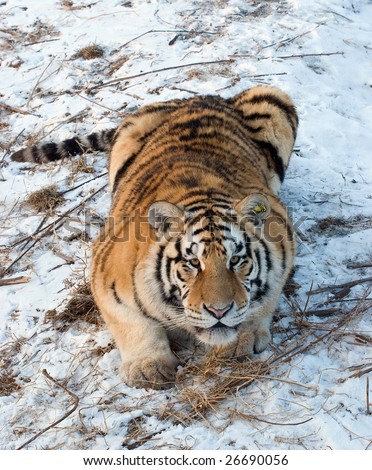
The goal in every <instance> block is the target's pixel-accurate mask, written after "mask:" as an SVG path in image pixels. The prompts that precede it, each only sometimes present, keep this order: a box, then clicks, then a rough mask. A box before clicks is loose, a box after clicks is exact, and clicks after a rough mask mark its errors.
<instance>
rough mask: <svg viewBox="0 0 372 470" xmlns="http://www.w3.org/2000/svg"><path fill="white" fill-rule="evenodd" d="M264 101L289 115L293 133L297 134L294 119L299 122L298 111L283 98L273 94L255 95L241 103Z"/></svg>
mask: <svg viewBox="0 0 372 470" xmlns="http://www.w3.org/2000/svg"><path fill="white" fill-rule="evenodd" d="M262 102H266V103H269V104H271V105H273V106H276V107H277V108H279V109H281V110H282V111H283V112H284V113H285V115H286V116H287V119H288V122H289V124H290V126H291V128H292V132H293V135H294V136H296V128H297V125H294V124H293V119H294V122H295V123H296V124H297V121H298V118H297V113H296V110H295V108H294V106H291V105H287V104H286V103H284V102H283V101H282V100H281V99H279V98H277V97H276V96H274V95H271V94H264V95H257V96H253V97H252V98H250V99H249V100H247V101H243V102H242V103H239V104H240V105H242V104H247V103H251V104H257V103H262Z"/></svg>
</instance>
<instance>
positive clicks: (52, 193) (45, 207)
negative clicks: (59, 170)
mask: <svg viewBox="0 0 372 470" xmlns="http://www.w3.org/2000/svg"><path fill="white" fill-rule="evenodd" d="M64 201H65V198H64V197H63V195H62V194H61V193H60V192H59V191H58V189H57V187H56V185H54V184H53V185H51V186H47V187H46V188H43V189H39V190H38V191H35V192H33V193H31V194H30V195H29V196H28V197H27V199H26V201H25V202H26V204H27V205H28V206H30V207H32V209H34V210H35V211H36V212H38V213H51V212H52V211H53V210H54V209H55V208H56V207H58V206H59V205H61V204H62V203H63V202H64Z"/></svg>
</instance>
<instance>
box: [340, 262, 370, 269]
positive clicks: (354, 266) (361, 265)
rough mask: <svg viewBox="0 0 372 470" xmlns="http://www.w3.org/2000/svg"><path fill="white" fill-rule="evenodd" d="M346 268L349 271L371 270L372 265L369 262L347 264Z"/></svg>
mask: <svg viewBox="0 0 372 470" xmlns="http://www.w3.org/2000/svg"><path fill="white" fill-rule="evenodd" d="M346 267H347V268H348V269H359V268H371V267H372V263H370V262H368V261H365V262H361V263H347V265H346Z"/></svg>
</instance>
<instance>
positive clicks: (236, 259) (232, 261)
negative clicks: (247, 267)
mask: <svg viewBox="0 0 372 470" xmlns="http://www.w3.org/2000/svg"><path fill="white" fill-rule="evenodd" d="M239 261H240V257H239V256H232V257H231V259H230V264H231V265H232V266H235V265H236V264H238V263H239Z"/></svg>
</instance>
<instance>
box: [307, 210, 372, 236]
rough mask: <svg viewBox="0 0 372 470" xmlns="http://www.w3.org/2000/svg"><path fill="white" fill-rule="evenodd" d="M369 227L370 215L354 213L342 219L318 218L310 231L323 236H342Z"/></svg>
mask: <svg viewBox="0 0 372 470" xmlns="http://www.w3.org/2000/svg"><path fill="white" fill-rule="evenodd" d="M369 228H372V217H367V216H364V215H356V216H355V217H351V218H348V219H344V218H341V217H333V216H330V217H326V218H324V219H320V220H318V221H317V223H316V224H315V225H314V226H313V227H312V228H311V229H310V231H311V232H313V233H315V234H320V235H324V236H342V235H346V234H347V233H353V232H356V231H359V230H367V229H369Z"/></svg>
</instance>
